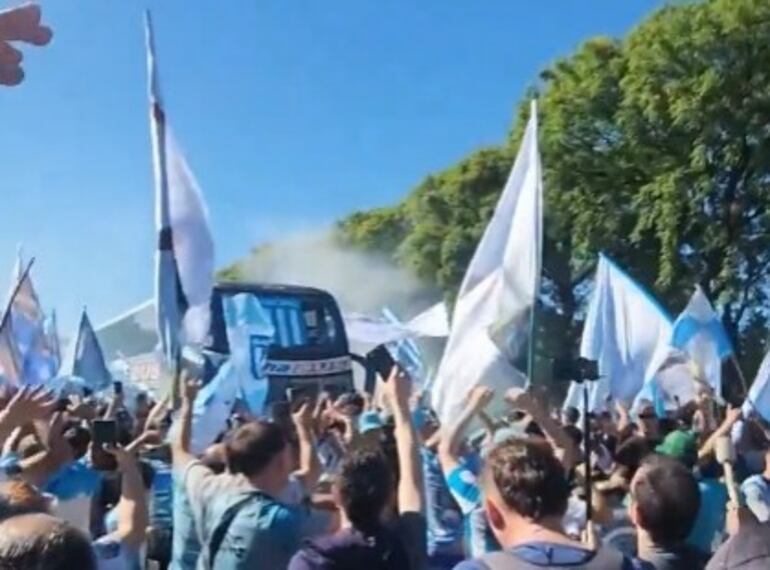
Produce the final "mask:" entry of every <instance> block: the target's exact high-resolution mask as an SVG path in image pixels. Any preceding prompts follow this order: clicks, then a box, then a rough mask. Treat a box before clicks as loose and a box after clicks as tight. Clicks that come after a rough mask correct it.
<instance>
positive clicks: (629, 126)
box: [343, 0, 770, 371]
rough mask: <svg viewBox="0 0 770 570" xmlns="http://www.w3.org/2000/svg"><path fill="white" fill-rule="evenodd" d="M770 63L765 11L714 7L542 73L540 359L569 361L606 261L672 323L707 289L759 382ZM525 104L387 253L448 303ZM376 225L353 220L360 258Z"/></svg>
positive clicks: (668, 16) (674, 13)
mask: <svg viewBox="0 0 770 570" xmlns="http://www.w3.org/2000/svg"><path fill="white" fill-rule="evenodd" d="M768 61H770V2H767V1H766V0H708V1H703V2H697V3H692V4H680V5H676V6H670V7H666V8H663V9H661V10H659V11H657V12H655V13H654V14H652V15H651V17H650V18H649V19H647V20H646V21H645V22H643V23H641V24H640V25H639V26H637V28H636V29H634V30H633V31H632V32H631V33H630V34H629V36H628V37H627V38H626V39H625V40H622V41H620V40H613V39H609V38H595V39H592V40H590V41H588V42H586V43H585V44H583V45H582V46H580V48H579V49H578V50H576V52H575V53H573V54H572V55H570V56H568V57H566V58H563V59H561V60H559V61H557V62H555V63H554V64H553V65H551V66H550V67H549V68H548V69H546V70H544V71H543V72H542V73H541V76H540V81H539V82H538V84H537V86H536V89H534V90H533V91H532V92H531V93H535V94H537V96H538V99H539V109H540V133H539V135H540V148H541V154H542V159H543V165H544V180H545V193H546V194H545V208H546V210H545V217H546V219H545V232H546V235H545V240H544V259H543V267H544V275H543V277H544V280H543V295H542V304H541V305H542V306H541V309H540V314H541V318H540V319H539V323H540V327H539V329H538V352H539V354H540V355H541V356H543V357H548V356H551V355H555V354H560V353H564V352H565V351H569V350H573V349H574V348H575V346H576V344H577V343H576V340H577V336H578V334H579V331H580V328H581V323H580V321H581V319H582V310H583V307H584V300H585V295H586V293H587V292H588V290H589V289H590V288H589V287H588V284H587V281H588V279H589V278H590V277H591V275H592V268H593V266H594V264H595V260H596V256H597V254H598V252H600V251H605V252H606V253H608V254H609V255H610V256H612V257H613V258H615V259H616V260H617V261H618V262H619V263H620V264H621V265H623V266H624V267H626V268H628V270H629V272H630V273H631V274H632V275H633V276H634V277H635V278H637V279H638V280H640V281H641V282H642V283H643V284H645V285H646V286H647V287H649V288H651V289H652V290H653V292H654V293H655V294H656V295H657V296H659V298H660V299H661V300H662V302H663V304H664V305H665V306H667V307H668V308H669V309H670V310H671V311H672V312H673V313H676V312H677V311H679V310H680V309H681V308H682V307H683V305H684V303H685V301H686V299H687V298H688V297H689V295H690V294H691V292H692V287H693V285H694V284H695V283H699V284H700V285H701V286H703V287H704V289H705V290H706V292H707V294H709V296H710V297H711V298H712V300H713V301H715V302H716V303H717V304H719V305H720V306H722V307H723V319H724V322H725V325H726V326H727V328H728V331H729V332H730V333H731V335H732V337H733V339H734V341H735V343H736V346H737V347H738V348H739V350H740V353H741V355H742V356H743V360H744V363H745V365H746V368H747V370H752V371H753V370H754V369H755V367H756V365H757V359H758V358H759V357H760V356H761V354H762V353H763V352H764V350H765V337H766V328H767V321H768V307H767V301H768V298H767V291H768V286H770V215H769V214H768V212H767V204H768V203H769V201H770V143H768V138H769V136H770V127H768V125H770V67H768V65H767V62H768ZM528 99H529V96H528V97H526V98H525V100H523V101H522V102H521V103H520V104H519V106H518V107H517V113H516V119H515V121H514V125H513V128H512V130H511V134H510V136H509V137H508V139H507V140H506V141H505V142H504V143H503V144H501V145H500V146H498V147H492V148H488V149H484V150H480V151H477V152H474V153H473V154H471V155H470V156H469V157H468V158H466V159H464V160H462V161H460V162H459V163H458V164H457V165H454V166H451V167H450V168H448V169H447V170H445V171H443V172H440V173H437V174H433V175H430V176H428V177H427V178H426V179H425V180H424V181H423V182H422V183H421V184H420V185H419V186H418V187H417V188H415V189H414V190H413V191H412V192H411V194H410V195H409V196H408V197H407V198H406V199H405V201H404V202H403V203H402V205H400V206H399V207H398V208H397V210H398V211H399V212H400V217H399V223H398V231H394V232H390V233H387V234H385V235H388V236H389V237H390V238H393V239H383V240H382V241H381V243H383V244H386V245H385V247H386V249H387V250H388V251H390V252H391V253H392V255H393V256H394V258H395V259H397V260H399V261H400V262H401V263H404V264H406V265H408V266H409V267H412V268H413V269H414V270H415V271H416V272H417V274H418V275H420V276H421V277H423V278H424V279H425V280H426V281H428V282H430V283H432V284H435V285H438V286H439V287H440V288H441V289H442V290H443V291H444V292H445V294H446V295H447V296H448V297H450V298H451V297H452V295H453V294H454V292H455V291H456V289H457V287H458V285H459V283H460V281H461V279H462V276H463V273H464V269H465V267H466V266H467V263H468V261H469V259H470V257H471V255H472V253H473V250H474V248H475V245H476V243H477V241H478V239H479V237H480V236H481V233H482V232H483V230H484V227H485V226H486V223H487V221H488V219H489V217H490V216H491V212H492V209H493V208H494V205H495V203H496V201H497V199H498V197H499V193H500V191H501V190H502V188H503V185H504V182H505V179H506V177H507V174H508V171H509V169H510V166H511V162H512V160H513V157H514V155H515V151H516V149H517V148H518V144H519V141H520V139H521V136H522V133H523V130H524V126H525V124H526V120H527V118H528V117H527V114H528V109H529V104H528ZM374 216H375V218H376V216H377V214H376V213H375V214H374ZM376 219H377V220H378V221H380V222H381V221H382V219H381V218H376ZM369 223H371V222H370V220H369V215H368V214H366V213H358V214H357V215H356V218H355V219H354V218H351V219H349V220H347V221H346V222H345V223H344V224H343V227H344V229H345V232H344V233H346V235H347V236H348V237H350V238H351V242H352V243H357V242H358V241H359V237H358V234H357V233H356V231H354V230H355V229H356V228H357V227H359V226H362V227H365V226H366V225H367V224H369ZM364 235H367V234H366V232H364Z"/></svg>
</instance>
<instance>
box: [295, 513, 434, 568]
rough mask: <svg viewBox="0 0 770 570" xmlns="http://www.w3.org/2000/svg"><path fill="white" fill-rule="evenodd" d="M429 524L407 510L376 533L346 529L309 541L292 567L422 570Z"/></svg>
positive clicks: (423, 518)
mask: <svg viewBox="0 0 770 570" xmlns="http://www.w3.org/2000/svg"><path fill="white" fill-rule="evenodd" d="M425 524H426V523H425V517H423V516H422V515H421V514H418V513H407V514H404V515H401V516H400V517H399V518H398V519H397V520H396V521H395V522H394V523H393V524H392V525H388V526H386V527H381V528H379V529H377V530H376V531H374V532H367V533H363V532H361V531H359V530H356V529H344V530H341V531H339V532H337V533H335V534H332V535H329V536H325V537H321V538H317V539H313V540H309V541H307V542H306V543H305V544H304V545H303V547H302V548H301V549H300V551H299V552H297V554H295V555H294V557H293V558H292V559H291V562H290V563H289V570H354V569H364V570H419V569H421V568H423V567H424V562H425V560H426V558H427V553H426V545H425V535H426V527H425Z"/></svg>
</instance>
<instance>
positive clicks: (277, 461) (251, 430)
mask: <svg viewBox="0 0 770 570" xmlns="http://www.w3.org/2000/svg"><path fill="white" fill-rule="evenodd" d="M225 455H226V458H227V468H228V469H229V470H230V472H231V473H234V474H242V475H244V476H245V477H247V478H249V479H253V478H255V477H259V478H262V479H267V480H268V481H269V482H270V483H272V484H274V485H276V486H283V485H285V484H286V481H287V480H288V478H289V474H290V473H291V470H292V456H291V448H290V446H289V445H288V441H287V438H286V435H285V434H284V431H283V430H282V429H281V427H280V426H278V425H277V424H275V423H270V422H266V421H263V420H258V421H254V422H250V423H248V424H246V425H244V426H241V427H240V428H238V429H237V430H235V431H234V432H233V433H232V435H231V436H230V438H229V439H227V441H226V442H225Z"/></svg>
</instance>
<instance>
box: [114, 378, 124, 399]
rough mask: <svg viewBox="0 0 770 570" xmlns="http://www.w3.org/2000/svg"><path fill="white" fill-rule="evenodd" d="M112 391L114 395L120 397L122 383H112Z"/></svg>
mask: <svg viewBox="0 0 770 570" xmlns="http://www.w3.org/2000/svg"><path fill="white" fill-rule="evenodd" d="M112 390H113V392H115V395H116V396H117V395H120V394H122V393H123V382H118V381H117V380H116V381H115V382H113V383H112Z"/></svg>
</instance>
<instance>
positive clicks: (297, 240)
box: [238, 231, 439, 318]
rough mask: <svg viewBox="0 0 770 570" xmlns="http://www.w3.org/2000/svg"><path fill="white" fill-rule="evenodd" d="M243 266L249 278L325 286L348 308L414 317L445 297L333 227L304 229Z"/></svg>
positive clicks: (258, 252) (255, 254) (258, 251)
mask: <svg viewBox="0 0 770 570" xmlns="http://www.w3.org/2000/svg"><path fill="white" fill-rule="evenodd" d="M238 269H239V274H240V277H242V278H243V279H244V280H247V281H255V282H263V283H283V284H290V285H305V286H310V287H318V288H320V289H325V290H327V291H329V292H330V293H331V294H332V295H334V296H335V298H336V299H337V302H338V303H339V304H340V307H341V308H342V311H343V312H358V313H365V314H379V312H380V310H381V309H382V307H383V306H388V307H391V308H392V309H393V310H394V311H396V313H397V314H399V315H401V316H402V317H404V318H408V317H411V316H413V315H414V314H416V313H417V312H419V311H421V310H422V309H424V308H426V307H428V306H429V305H430V304H432V303H434V302H436V300H437V299H438V297H439V295H438V293H437V292H436V291H435V290H433V289H432V288H430V287H428V286H426V285H425V284H424V283H421V282H420V280H419V279H417V277H415V276H414V275H412V274H411V273H410V272H409V271H407V270H406V269H403V268H400V267H397V266H396V265H395V264H393V263H392V262H391V261H390V260H388V259H386V258H384V257H380V256H376V255H372V254H367V253H362V252H360V251H357V250H354V249H351V248H346V247H343V246H341V245H339V244H338V243H336V242H335V240H334V239H333V236H332V234H331V232H329V231H313V232H304V233H298V234H294V235H292V236H289V237H288V238H285V239H281V240H280V241H276V242H273V243H270V244H267V245H264V246H261V247H258V248H256V249H255V250H254V251H253V252H252V254H251V255H250V256H249V257H248V258H247V259H245V260H243V261H241V262H239V264H238Z"/></svg>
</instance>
